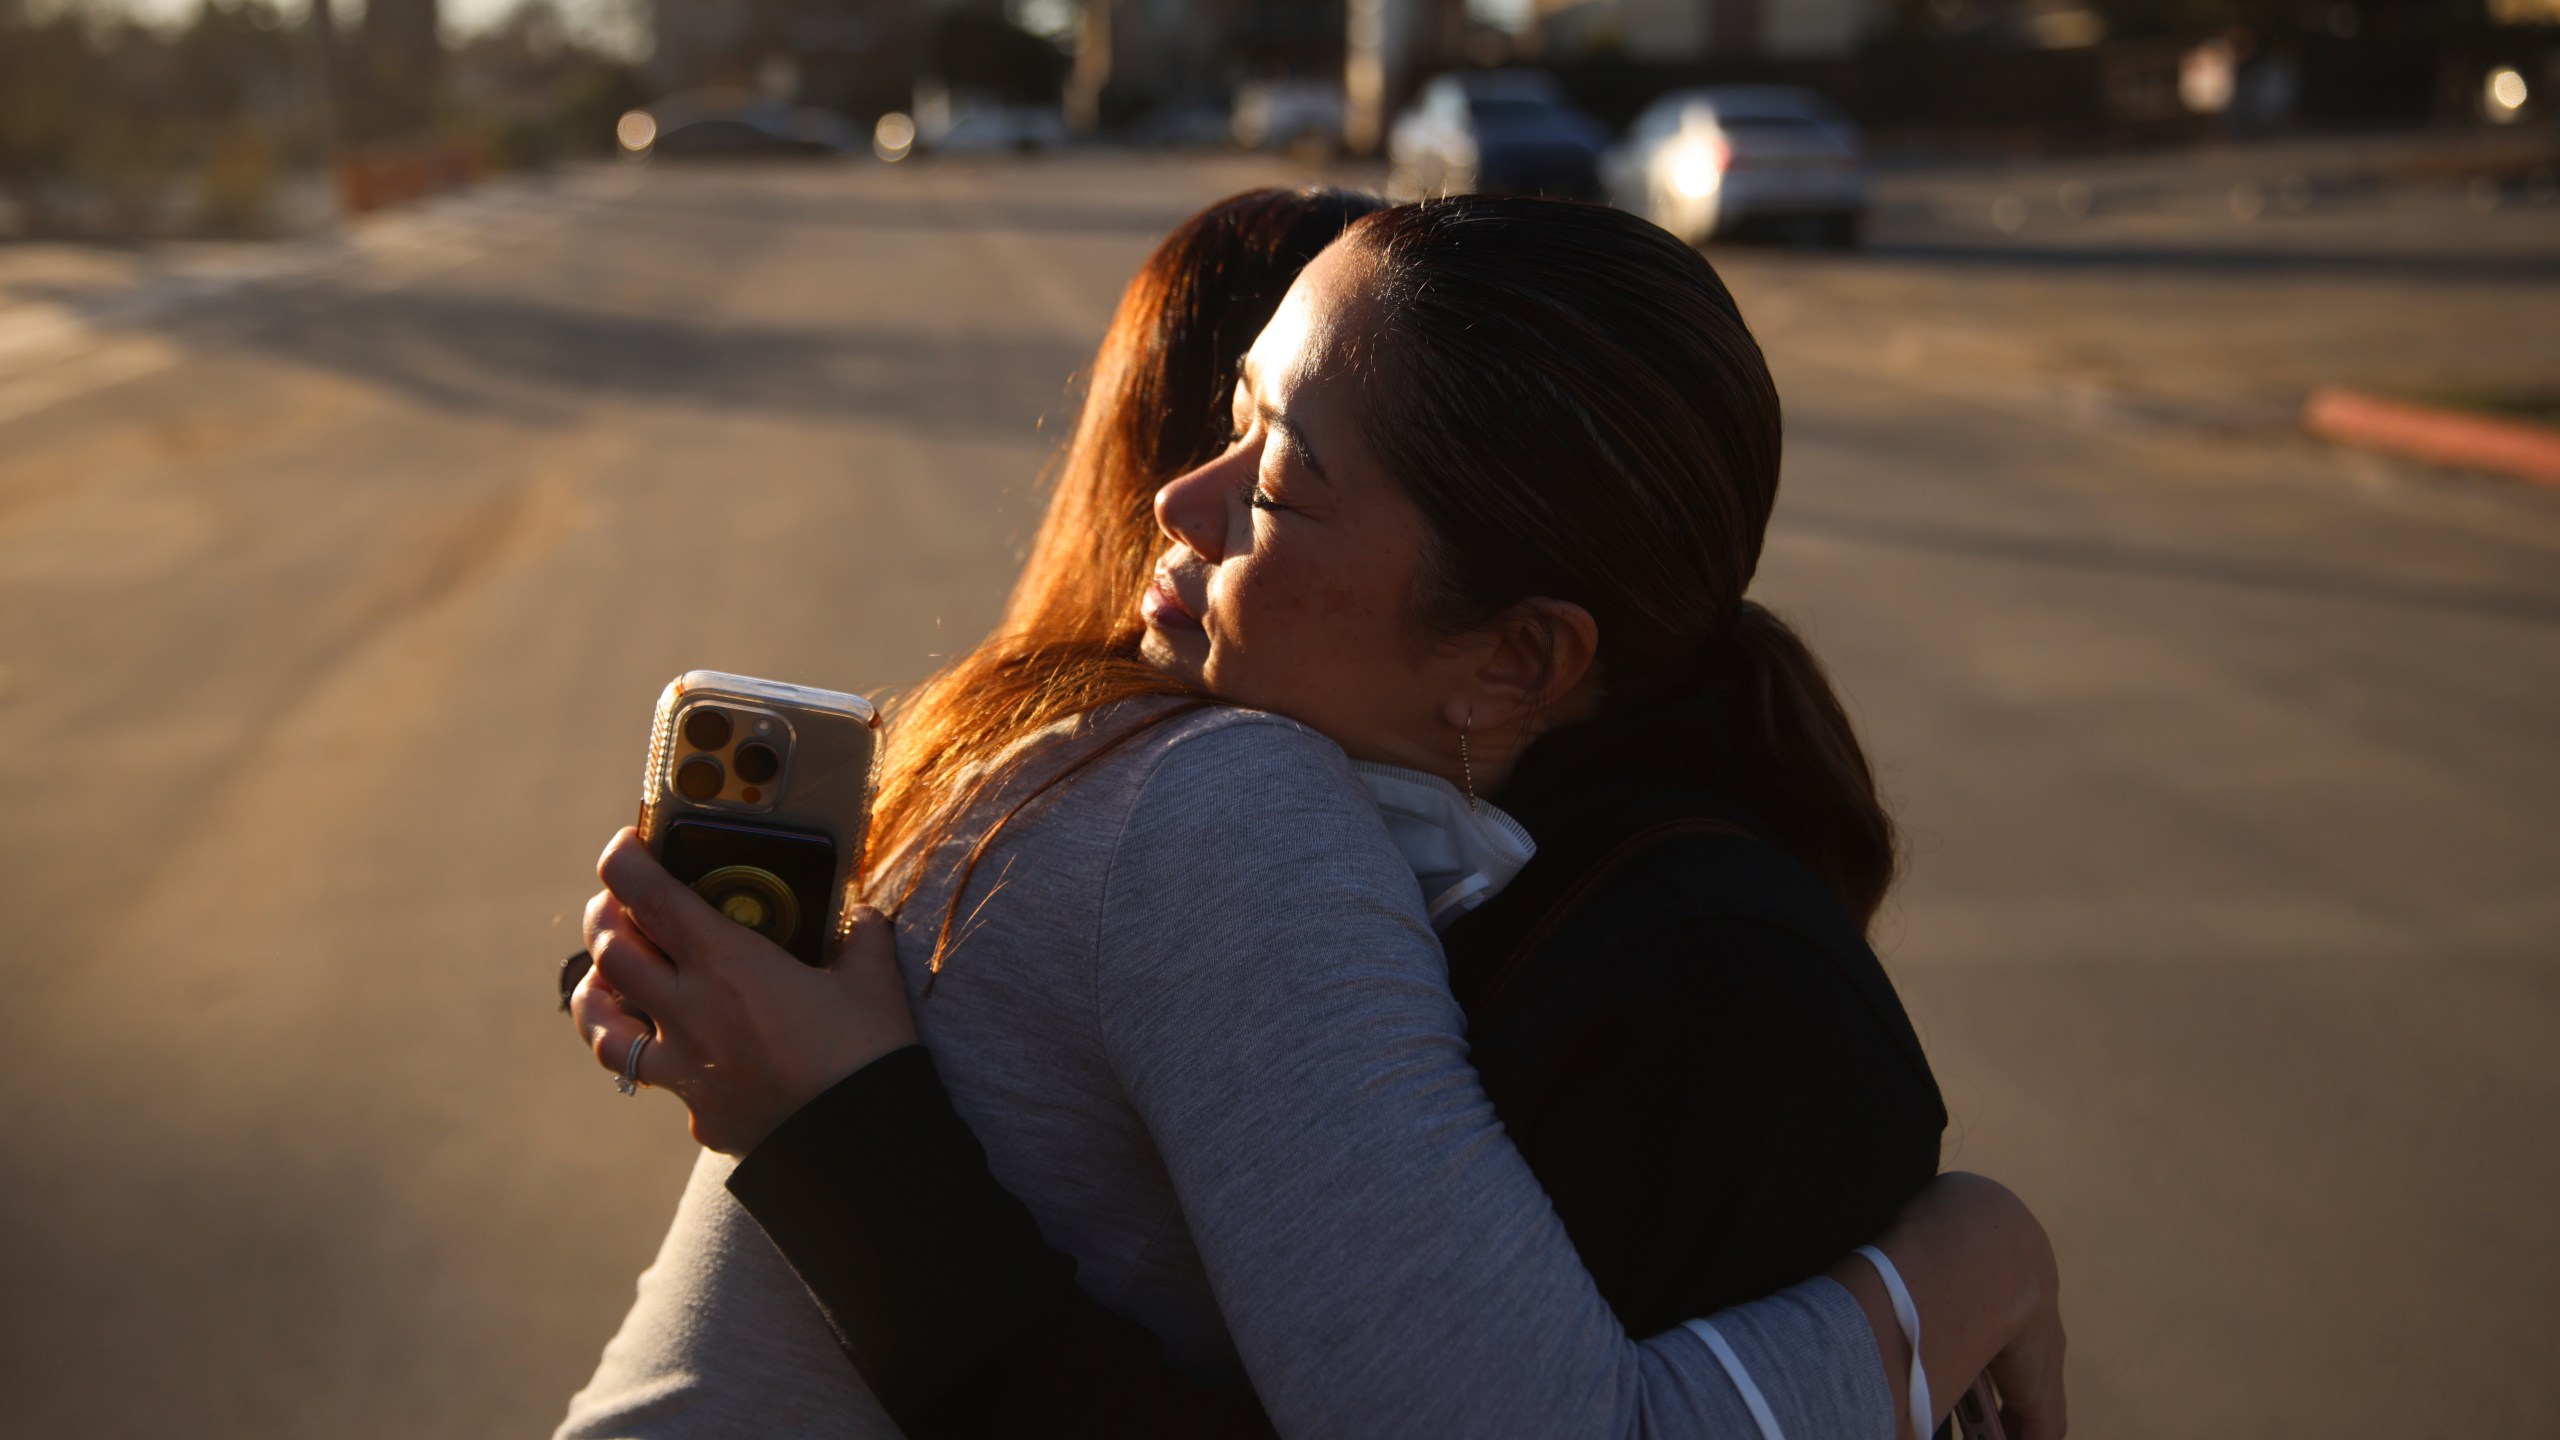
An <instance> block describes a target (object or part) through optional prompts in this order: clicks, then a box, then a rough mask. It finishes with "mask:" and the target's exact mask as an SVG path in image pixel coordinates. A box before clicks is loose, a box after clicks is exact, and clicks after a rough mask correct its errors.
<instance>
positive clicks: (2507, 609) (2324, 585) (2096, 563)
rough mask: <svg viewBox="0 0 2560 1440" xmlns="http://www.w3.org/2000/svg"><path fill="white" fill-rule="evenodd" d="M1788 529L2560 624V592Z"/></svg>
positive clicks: (1892, 528)
mask: <svg viewBox="0 0 2560 1440" xmlns="http://www.w3.org/2000/svg"><path fill="white" fill-rule="evenodd" d="M1778 524H1779V526H1780V527H1781V528H1782V529H1784V530H1790V531H1794V532H1797V533H1800V534H1804V535H1809V536H1818V537H1820V538H1822V539H1825V540H1836V541H1840V542H1842V543H1844V544H1851V545H1868V546H1874V547H1877V548H1880V549H1888V550H1902V551H1916V552H1924V553H1930V554H1939V555H1953V556H1961V557H1963V558H1965V559H1968V560H1999V561H2007V562H2010V563H2013V564H2021V565H2041V566H2048V567H2052V568H2055V569H2061V570H2071V571H2076V572H2080V573H2083V574H2086V573H2089V572H2093V571H2094V572H2100V573H2106V574H2114V575H2123V576H2127V577H2131V578H2135V579H2144V580H2168V581H2177V582H2183V583H2188V584H2201V585H2218V586H2223V587H2226V588H2229V589H2236V590H2248V591H2254V592H2257V593H2260V594H2274V595H2292V596H2299V597H2304V598H2309V599H2322V600H2346V601H2351V602H2354V603H2357V604H2364V605H2382V606H2389V607H2393V608H2396V609H2404V610H2430V611H2436V612H2439V613H2446V614H2455V615H2467V616H2473V617H2478V618H2485V619H2493V620H2511V621H2519V622H2522V623H2524V624H2528V625H2560V593H2554V594H2550V595H2531V594H2521V593H2517V592H2515V591H2501V590H2484V589H2475V588H2470V587H2464V586H2454V585H2429V584H2424V583H2414V582H2410V581H2405V580H2393V579H2390V578H2387V577H2383V576H2377V575H2371V574H2362V573H2351V572H2346V571H2338V570H2322V569H2315V568H2311V567H2307V566H2290V565H2268V564H2263V563H2256V562H2250V561H2243V560H2234V559H2226V558H2223V557H2220V556H2214V555H2197V554H2192V553H2186V552H2181V551H2176V550H2161V549H2146V548H2141V547H2137V546H2130V545H2117V544H2110V543H2107V542H2104V541H2093V540H2077V539H2072V538H2069V537H2066V536H2056V535H2004V534H2000V533H1998V532H1996V531H1990V530H1975V529H1966V528H1961V527H1957V526H1952V525H1928V524H1915V523H1912V522H1910V521H1902V520H1874V519H1868V518H1863V517H1855V516H1848V515H1841V514H1837V513H1830V514H1826V513H1823V512H1821V511H1812V512H1807V511H1803V510H1798V511H1795V512H1793V513H1791V514H1788V515H1785V516H1784V517H1782V518H1781V519H1780V521H1779V522H1778Z"/></svg>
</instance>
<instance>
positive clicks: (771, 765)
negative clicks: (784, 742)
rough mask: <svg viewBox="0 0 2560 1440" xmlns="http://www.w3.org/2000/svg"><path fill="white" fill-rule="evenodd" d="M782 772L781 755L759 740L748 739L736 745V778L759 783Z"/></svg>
mask: <svg viewBox="0 0 2560 1440" xmlns="http://www.w3.org/2000/svg"><path fill="white" fill-rule="evenodd" d="M781 773H782V757H781V756H779V755H776V754H775V753H773V747H772V746H770V745H767V744H765V743H764V742H763V741H761V740H750V741H748V742H747V743H746V744H744V745H741V746H739V747H738V778H739V779H741V780H744V781H746V782H747V783H748V784H750V785H761V784H763V783H764V782H766V781H767V780H770V779H772V778H773V777H774V776H776V775H779V774H781Z"/></svg>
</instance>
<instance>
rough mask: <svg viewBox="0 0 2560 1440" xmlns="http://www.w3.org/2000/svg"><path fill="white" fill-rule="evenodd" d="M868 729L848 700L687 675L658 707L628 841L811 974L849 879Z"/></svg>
mask: <svg viewBox="0 0 2560 1440" xmlns="http://www.w3.org/2000/svg"><path fill="white" fill-rule="evenodd" d="M879 724H880V713H879V711H878V710H877V709H875V708H874V707H873V706H872V704H871V702H870V701H868V700H866V699H864V698H862V697H861V696H859V695H848V694H844V693H842V692H841V691H835V690H814V689H811V688H809V687H808V686H805V685H787V684H784V683H783V682H781V681H778V680H758V679H755V678H753V677H751V676H746V675H728V674H723V673H722V672H720V671H717V670H688V671H686V672H685V673H684V674H682V675H679V676H677V677H676V678H675V679H673V680H671V681H669V682H668V683H667V688H666V689H665V690H664V691H662V692H661V693H660V694H659V696H658V713H657V718H656V721H655V723H654V724H652V726H651V727H650V731H649V768H648V773H647V775H646V776H645V777H644V779H643V781H642V785H641V791H640V838H641V840H642V841H643V842H644V843H646V844H647V845H648V847H649V853H650V854H652V855H655V856H657V857H658V863H659V864H661V865H664V866H666V867H667V872H668V873H669V874H671V875H673V876H675V877H676V878H677V879H678V880H681V881H683V882H684V883H685V884H687V885H690V886H692V887H693V890H694V893H696V894H698V895H700V896H701V897H702V898H703V899H704V900H707V901H709V902H710V904H711V908H713V909H714V910H717V911H719V912H720V913H721V914H723V915H726V916H728V917H729V918H730V919H732V920H735V921H737V922H738V923H739V924H741V925H744V926H746V927H747V928H748V929H750V930H753V931H755V932H756V933H758V934H760V935H762V936H764V937H765V938H766V939H768V940H771V941H772V942H773V943H774V944H776V945H779V946H781V947H782V948H783V949H785V950H788V951H790V952H791V953H792V954H793V955H794V956H796V957H798V958H799V959H800V960H801V961H803V962H804V963H806V964H810V965H823V964H825V963H826V961H827V954H828V952H829V951H830V950H831V949H832V948H833V947H834V944H835V942H836V940H838V939H839V938H841V937H842V935H843V933H844V922H845V914H846V910H847V908H848V905H849V897H850V895H851V891H852V887H853V884H854V881H855V879H856V877H857V876H858V875H859V873H860V871H861V865H862V840H863V832H864V828H865V823H866V821H867V820H868V818H869V815H870V810H871V778H872V758H873V755H874V754H875V751H876V747H875V745H874V741H875V738H876V733H875V732H877V730H878V729H879Z"/></svg>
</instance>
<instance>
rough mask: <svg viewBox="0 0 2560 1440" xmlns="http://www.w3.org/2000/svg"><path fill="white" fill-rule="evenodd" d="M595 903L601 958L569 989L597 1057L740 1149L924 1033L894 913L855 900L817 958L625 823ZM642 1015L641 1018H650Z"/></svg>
mask: <svg viewBox="0 0 2560 1440" xmlns="http://www.w3.org/2000/svg"><path fill="white" fill-rule="evenodd" d="M596 878H598V879H600V880H602V881H603V882H604V887H605V888H604V889H603V890H601V891H599V892H597V894H596V896H595V898H594V899H592V900H590V901H588V902H587V913H586V933H587V953H588V954H589V955H591V956H593V957H594V959H595V968H594V969H593V970H591V971H589V972H588V974H587V976H586V978H585V979H583V980H581V981H579V982H578V987H577V989H576V991H575V992H573V993H572V994H571V996H570V997H569V1013H570V1016H571V1018H572V1019H574V1020H575V1021H576V1022H577V1025H578V1032H579V1033H580V1034H581V1035H583V1036H585V1037H586V1039H587V1042H588V1044H589V1046H590V1047H591V1048H592V1049H593V1050H594V1051H595V1056H596V1061H597V1063H599V1064H601V1065H603V1066H604V1068H605V1069H607V1070H610V1071H612V1072H614V1073H615V1074H617V1075H619V1074H622V1073H623V1067H624V1065H625V1063H626V1061H627V1060H628V1059H629V1058H630V1056H631V1054H632V1050H633V1047H634V1044H635V1043H636V1042H637V1041H639V1040H640V1039H641V1037H642V1036H644V1035H645V1036H647V1037H648V1041H649V1043H648V1044H647V1045H645V1046H641V1047H640V1055H639V1064H638V1066H637V1071H638V1074H637V1078H638V1080H639V1082H640V1083H642V1084H644V1085H654V1086H657V1087H659V1088H660V1089H664V1090H668V1091H672V1092H673V1093H674V1094H675V1096H676V1098H678V1099H680V1100H682V1101H683V1102H684V1104H685V1108H686V1110H688V1111H689V1112H691V1115H692V1128H693V1138H694V1139H695V1140H697V1141H700V1142H701V1143H702V1144H703V1145H704V1146H706V1147H708V1148H710V1149H713V1150H718V1151H720V1152H722V1153H724V1154H729V1155H744V1154H745V1153H746V1152H747V1151H749V1150H751V1149H753V1148H754V1147H755V1145H756V1143H757V1142H758V1141H760V1140H762V1139H763V1138H764V1137H765V1136H767V1135H769V1134H771V1133H772V1132H773V1129H774V1127H775V1126H778V1125H780V1124H781V1123H782V1122H783V1121H784V1120H787V1119H789V1118H790V1117H791V1115H792V1114H793V1112H795V1111H797V1110H798V1109H799V1108H800V1107H801V1106H803V1105H805V1104H807V1103H808V1102H809V1101H811V1100H814V1099H816V1098H817V1097H818V1096H819V1095H821V1094H823V1093H825V1092H826V1091H827V1090H828V1089H829V1088H830V1087H832V1086H833V1085H834V1084H835V1083H836V1082H837V1081H839V1080H842V1079H843V1078H844V1077H845V1076H847V1075H850V1074H852V1073H853V1072H854V1071H856V1070H859V1069H861V1068H862V1067H863V1066H865V1065H868V1064H870V1063H871V1062H872V1061H874V1060H876V1059H878V1058H880V1057H881V1056H883V1055H886V1054H888V1053H889V1052H890V1051H893V1050H897V1049H901V1048H903V1047H905V1046H908V1045H912V1044H914V1043H915V1041H916V1029H915V1017H914V1015H913V1013H912V1012H911V1011H910V1010H909V1009H908V1008H907V992H906V985H905V982H904V980H903V979H901V977H900V976H899V973H898V958H897V941H896V932H895V929H894V927H893V926H892V925H891V923H890V921H889V919H888V917H886V916H884V915H882V914H880V913H879V912H878V911H876V910H871V909H868V908H859V909H857V910H855V911H854V912H853V914H852V916H851V917H850V923H849V927H848V930H849V933H848V934H847V936H846V938H845V940H844V941H843V943H842V944H840V945H839V946H838V947H837V948H836V951H835V953H834V955H833V956H832V957H831V959H830V963H828V964H827V965H826V966H824V967H822V968H812V967H810V966H808V965H804V964H802V963H801V962H800V961H799V960H797V959H794V958H793V957H792V956H791V954H790V953H789V952H787V951H785V950H784V949H782V947H780V946H778V945H776V944H774V943H773V942H772V941H770V940H768V939H766V938H765V937H764V936H762V935H759V934H757V933H756V932H755V931H753V930H750V929H748V928H746V927H745V926H744V925H741V924H738V923H736V922H735V921H733V920H731V919H730V918H729V917H727V916H725V915H723V914H721V913H720V912H719V911H717V910H714V909H712V908H711V906H710V905H709V904H708V903H706V902H705V901H704V900H703V899H702V897H701V896H699V895H697V894H695V893H694V892H693V890H692V889H691V888H689V887H687V886H686V885H684V884H682V883H681V882H679V881H678V880H676V879H675V877H673V876H672V875H669V874H668V873H667V871H666V869H665V868H664V867H663V866H661V865H660V864H659V863H658V862H657V860H656V859H655V858H654V857H653V856H651V855H650V854H649V851H648V847H647V846H645V845H644V844H642V843H641V840H640V837H639V834H638V832H637V831H634V830H630V829H625V830H623V831H622V832H621V833H620V834H617V835H616V836H614V838H613V843H611V844H610V845H607V846H606V847H605V851H604V856H603V858H602V859H601V860H599V861H598V862H597V864H596ZM643 1017H645V1018H643Z"/></svg>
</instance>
